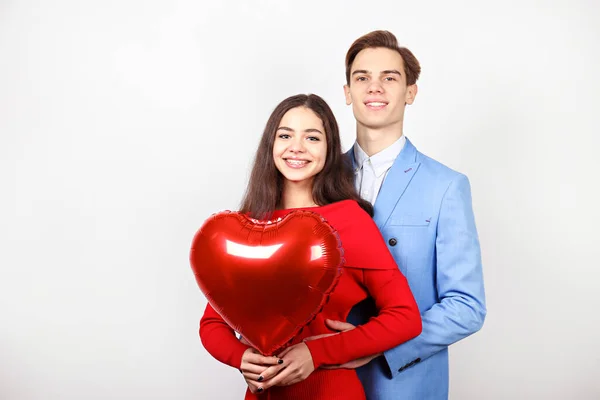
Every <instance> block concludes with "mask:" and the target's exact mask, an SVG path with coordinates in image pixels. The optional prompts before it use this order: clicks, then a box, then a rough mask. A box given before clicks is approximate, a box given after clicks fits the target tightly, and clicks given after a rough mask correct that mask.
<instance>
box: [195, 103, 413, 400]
mask: <svg viewBox="0 0 600 400" xmlns="http://www.w3.org/2000/svg"><path fill="white" fill-rule="evenodd" d="M298 209H301V210H310V211H313V212H316V213H319V214H320V215H322V216H323V217H324V218H325V219H326V220H327V221H328V222H329V223H330V224H331V226H333V227H334V228H335V229H336V230H337V231H338V234H339V237H340V239H341V242H342V246H343V248H344V258H345V260H346V262H345V265H344V266H343V271H342V275H341V277H340V280H339V282H338V284H337V286H336V288H335V290H334V291H333V293H332V294H331V296H330V298H329V301H328V303H327V304H326V305H325V307H324V308H323V310H322V311H321V312H320V313H319V314H318V315H317V317H316V318H315V319H314V320H313V321H312V322H311V323H310V324H309V325H308V326H306V327H305V328H304V329H303V330H302V332H301V333H300V335H299V337H297V338H296V339H295V340H294V342H293V343H292V345H291V346H290V347H288V348H286V349H285V350H283V351H282V352H281V353H280V354H278V357H264V356H262V355H261V354H259V353H258V352H257V351H256V350H255V349H253V348H251V347H249V346H247V345H246V344H244V342H243V341H240V340H238V339H237V337H236V336H235V333H234V331H233V330H232V329H231V328H230V327H229V326H228V325H227V324H226V323H225V322H224V321H223V319H222V318H221V317H220V316H219V314H217V313H216V312H215V310H214V309H213V308H212V307H211V306H210V305H207V307H206V310H205V312H204V316H203V317H202V320H201V321H200V337H201V339H202V343H203V345H204V347H205V348H206V349H207V350H208V352H209V353H210V354H211V355H212V356H213V357H215V358H216V359H217V360H219V361H221V362H223V363H225V364H228V365H230V366H232V367H234V368H237V369H239V370H240V371H241V372H242V374H243V375H244V378H245V379H246V382H247V383H248V390H247V391H246V397H245V398H246V399H259V398H263V399H271V400H275V399H307V400H308V399H310V400H315V399H322V400H336V399H340V400H341V399H343V400H360V399H365V394H364V391H363V388H362V385H361V383H360V381H359V379H358V376H357V375H356V372H355V370H354V369H328V368H327V367H328V366H334V365H340V364H344V363H347V362H349V361H351V360H355V359H358V358H361V357H365V356H373V355H378V354H380V353H382V352H383V351H385V350H388V349H390V348H392V347H395V346H397V345H399V344H401V343H403V342H405V341H407V340H409V339H412V338H413V337H416V336H417V335H419V334H420V332H421V317H420V314H419V310H418V308H417V305H416V303H415V300H414V298H413V296H412V293H411V292H410V289H409V287H408V284H407V282H406V279H405V277H404V276H403V275H402V273H401V272H400V271H399V269H398V266H397V265H396V263H395V262H394V259H393V258H392V255H391V254H390V252H389V250H388V249H387V247H386V244H385V242H384V240H383V237H382V236H381V234H380V232H379V230H378V229H377V226H376V225H375V223H374V222H373V221H372V219H371V216H372V213H373V208H372V206H371V204H370V203H368V202H366V201H364V200H362V199H360V197H359V196H358V194H357V193H356V191H355V188H354V176H353V174H352V171H351V168H350V166H349V164H348V162H347V161H346V160H345V158H344V155H343V154H342V150H341V143H340V137H339V131H338V126H337V122H336V120H335V117H334V116H333V113H332V112H331V109H330V108H329V106H328V105H327V103H325V101H324V100H323V99H322V98H320V97H319V96H316V95H313V94H311V95H297V96H292V97H289V98H287V99H285V100H284V101H282V102H281V103H280V104H279V105H278V106H277V107H276V108H275V110H274V111H273V113H272V114H271V117H270V118H269V120H268V122H267V125H266V128H265V131H264V133H263V136H262V139H261V142H260V144H259V147H258V151H257V153H256V158H255V161H254V167H253V170H252V175H251V177H250V182H249V183H248V189H247V191H246V196H245V198H244V201H243V205H242V209H241V211H242V212H245V213H248V214H250V215H251V216H252V217H253V218H257V219H264V220H268V219H275V218H278V217H283V216H285V215H286V214H287V213H289V212H291V211H293V210H298ZM368 296H370V297H372V298H373V299H374V300H375V303H376V305H377V308H378V310H379V313H378V315H377V316H376V317H374V318H372V319H371V320H369V322H367V323H366V324H364V325H361V326H358V327H356V328H355V329H352V330H348V331H345V332H341V333H335V334H332V331H331V330H330V329H328V328H327V326H326V325H325V320H326V319H331V320H341V321H345V320H346V317H347V316H348V313H349V312H350V309H351V308H352V307H353V306H354V305H356V304H357V303H359V302H360V301H362V300H364V299H365V298H367V297H368ZM275 300H276V299H275ZM257 313H260V311H259V310H257ZM309 337H311V339H312V340H306V341H303V339H307V338H309ZM315 337H316V338H315Z"/></svg>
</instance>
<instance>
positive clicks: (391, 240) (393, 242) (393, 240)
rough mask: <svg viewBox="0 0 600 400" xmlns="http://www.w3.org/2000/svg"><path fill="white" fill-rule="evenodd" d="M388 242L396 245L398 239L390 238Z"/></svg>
mask: <svg viewBox="0 0 600 400" xmlns="http://www.w3.org/2000/svg"><path fill="white" fill-rule="evenodd" d="M388 243H389V244H390V246H395V245H396V244H397V243H398V241H397V240H396V238H391V239H390V240H388Z"/></svg>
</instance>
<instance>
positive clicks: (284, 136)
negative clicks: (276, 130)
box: [279, 133, 290, 139]
mask: <svg viewBox="0 0 600 400" xmlns="http://www.w3.org/2000/svg"><path fill="white" fill-rule="evenodd" d="M289 138H290V135H288V134H287V133H280V134H279V139H289Z"/></svg>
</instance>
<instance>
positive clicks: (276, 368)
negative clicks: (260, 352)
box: [260, 363, 286, 381]
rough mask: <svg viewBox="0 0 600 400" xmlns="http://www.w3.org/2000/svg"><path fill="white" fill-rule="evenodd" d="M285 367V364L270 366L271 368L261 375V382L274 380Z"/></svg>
mask: <svg viewBox="0 0 600 400" xmlns="http://www.w3.org/2000/svg"><path fill="white" fill-rule="evenodd" d="M285 367H286V366H285V364H283V363H282V364H277V365H272V366H270V367H269V368H267V369H266V370H264V371H263V372H262V373H261V374H260V376H262V380H261V381H266V380H269V379H271V378H273V377H274V376H275V375H277V374H278V373H279V371H281V370H282V369H284V368H285Z"/></svg>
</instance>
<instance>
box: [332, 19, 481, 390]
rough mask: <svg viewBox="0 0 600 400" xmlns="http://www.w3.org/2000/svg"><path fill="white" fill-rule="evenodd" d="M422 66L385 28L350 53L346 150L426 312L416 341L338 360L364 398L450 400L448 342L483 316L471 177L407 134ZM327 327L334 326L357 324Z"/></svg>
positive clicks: (359, 316) (366, 308)
mask: <svg viewBox="0 0 600 400" xmlns="http://www.w3.org/2000/svg"><path fill="white" fill-rule="evenodd" d="M420 70H421V68H420V65H419V62H418V61H417V59H416V58H415V56H414V55H413V54H412V53H411V52H410V51H409V50H408V49H406V48H404V47H400V46H399V45H398V42H397V40H396V37H395V36H394V35H393V34H392V33H390V32H387V31H375V32H371V33H368V34H367V35H365V36H362V37H361V38H359V39H357V40H356V41H355V42H354V43H353V44H352V46H351V47H350V49H349V50H348V53H347V55H346V85H345V86H344V90H345V93H346V103H347V104H348V105H350V104H351V105H352V110H353V112H354V116H355V118H356V143H355V144H354V146H353V148H352V149H351V150H350V151H349V152H348V157H350V159H351V160H352V164H353V166H354V172H355V175H356V186H357V188H358V190H359V192H360V193H361V196H362V197H363V198H365V199H367V200H369V201H371V202H372V203H373V205H374V206H375V216H374V219H375V222H376V223H377V225H378V227H379V229H380V231H381V233H382V234H383V236H384V238H385V240H386V242H387V243H388V247H389V249H390V251H391V252H392V254H393V256H394V258H395V259H396V262H397V264H398V266H399V268H400V270H401V271H402V272H403V273H404V275H405V276H406V278H407V279H408V282H409V285H410V287H411V289H412V292H413V294H414V296H415V298H416V300H417V303H418V305H419V309H420V311H421V315H422V319H423V332H422V334H421V335H420V336H418V337H416V338H415V339H412V340H410V341H408V342H406V343H404V344H402V345H400V346H398V347H396V348H393V349H391V350H389V351H386V352H385V353H384V354H382V356H380V357H371V358H365V359H360V360H355V361H353V362H351V363H348V364H346V365H342V366H337V367H341V368H358V369H357V371H358V374H359V376H360V378H361V381H362V383H363V385H364V387H365V391H366V393H367V397H368V399H369V400H392V399H393V400H396V399H398V400H399V399H402V400H429V399H431V400H438V399H439V400H442V399H447V398H448V346H449V345H451V344H452V343H455V342H457V341H458V340H461V339H463V338H465V337H467V336H469V335H471V334H472V333H474V332H477V331H478V330H479V329H480V328H481V326H482V325H483V321H484V319H485V315H486V308H485V295H484V288H483V276H482V268H481V255H480V249H479V240H478V237H477V231H476V228H475V221H474V216H473V210H472V206H471V191H470V186H469V181H468V179H467V177H466V176H464V175H462V174H460V173H458V172H455V171H453V170H451V169H450V168H448V167H446V166H444V165H442V164H440V163H439V162H437V161H435V160H433V159H431V158H429V157H427V156H425V155H423V154H422V153H420V152H419V151H417V149H416V148H415V147H414V146H413V145H412V144H411V142H410V141H409V140H408V139H407V138H406V137H405V136H404V133H403V129H402V127H403V120H404V110H405V107H406V105H407V104H412V103H413V101H414V99H415V96H416V95H417V85H416V81H417V79H418V77H419V73H420ZM373 307H374V305H373V304H369V303H368V302H365V303H364V304H361V305H360V307H356V308H355V309H354V310H353V311H352V314H351V315H350V318H349V320H350V321H352V322H353V323H355V324H361V323H364V322H365V321H366V320H367V319H368V318H369V317H370V316H371V315H374V312H375V311H374V309H373ZM328 324H329V326H330V327H331V328H332V329H334V330H339V331H342V330H347V329H352V328H353V327H354V326H353V325H350V324H348V323H345V322H340V321H329V322H328ZM359 367H360V368H359Z"/></svg>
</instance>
